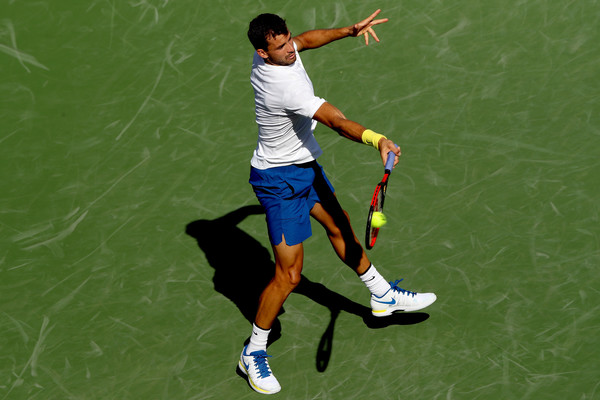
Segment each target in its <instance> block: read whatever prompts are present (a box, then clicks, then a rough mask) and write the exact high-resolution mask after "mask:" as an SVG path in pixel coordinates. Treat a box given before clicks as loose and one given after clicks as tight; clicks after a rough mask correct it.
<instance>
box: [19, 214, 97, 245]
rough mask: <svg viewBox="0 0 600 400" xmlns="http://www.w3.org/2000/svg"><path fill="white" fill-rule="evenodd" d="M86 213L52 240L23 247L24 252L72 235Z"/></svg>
mask: <svg viewBox="0 0 600 400" xmlns="http://www.w3.org/2000/svg"><path fill="white" fill-rule="evenodd" d="M87 213H88V212H87V211H85V212H84V213H83V214H81V215H80V216H79V218H77V220H75V222H73V223H72V224H71V225H69V226H68V227H67V229H65V230H63V231H62V232H60V233H59V234H58V235H56V236H54V237H53V238H50V239H48V240H44V241H43V242H40V243H36V244H32V245H31V246H28V247H25V250H33V249H36V248H38V247H41V246H48V245H49V244H52V243H54V242H57V241H60V240H63V239H64V238H66V237H67V236H69V235H70V234H71V233H73V232H74V231H75V229H76V228H77V225H79V224H80V223H81V221H83V219H84V218H85V217H86V215H87Z"/></svg>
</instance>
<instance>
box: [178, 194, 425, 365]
mask: <svg viewBox="0 0 600 400" xmlns="http://www.w3.org/2000/svg"><path fill="white" fill-rule="evenodd" d="M263 213H264V211H263V209H262V207H261V206H260V205H252V206H245V207H241V208H239V209H237V210H235V211H232V212H230V213H228V214H226V215H224V216H222V217H220V218H217V219H213V220H206V219H204V220H197V221H193V222H190V223H189V224H188V225H187V226H186V233H187V234H188V235H189V236H191V237H193V238H194V239H196V241H197V243H198V246H199V247H200V249H201V250H202V251H203V252H204V254H205V256H206V259H207V260H208V263H209V264H210V266H211V267H212V268H214V270H215V274H214V277H213V283H214V287H215V290H216V291H217V292H219V293H221V294H223V295H224V296H225V297H227V298H228V299H229V300H231V301H232V302H233V303H234V304H235V305H236V306H237V307H238V309H239V310H240V312H241V313H242V315H243V316H244V318H246V319H247V320H248V322H249V323H252V322H253V321H254V317H255V316H256V311H257V308H258V299H259V297H260V294H261V293H262V290H263V289H264V288H265V286H266V285H267V284H268V283H269V281H270V280H271V278H272V276H273V275H274V270H275V263H274V261H273V260H272V259H271V254H270V252H269V251H268V250H267V249H266V248H265V247H264V246H262V244H261V243H260V242H258V241H257V240H256V239H254V238H253V237H252V236H250V235H249V234H247V233H246V232H244V231H243V230H242V229H240V228H239V227H238V224H239V223H240V222H242V221H243V220H244V219H245V218H247V217H248V216H251V215H258V214H263ZM294 292H295V293H297V294H301V295H304V296H306V297H308V298H309V299H311V300H313V301H315V302H316V303H318V304H321V305H322V306H324V307H327V308H328V309H329V311H330V313H331V320H330V322H329V325H328V327H327V329H326V330H325V332H324V334H323V336H322V337H321V340H320V343H319V346H318V349H317V356H316V367H317V370H318V371H320V372H323V371H325V369H326V368H327V366H328V364H329V359H330V357H331V351H332V345H333V336H334V328H335V322H336V319H337V317H338V315H339V314H340V312H342V311H345V312H347V313H349V314H353V315H356V316H358V317H359V318H361V319H362V320H363V322H364V324H365V325H366V326H367V327H369V328H371V329H379V328H384V327H387V326H390V325H411V324H417V323H420V322H423V321H425V320H426V319H427V318H429V315H428V314H426V313H406V314H392V315H391V316H389V317H384V318H377V317H374V316H373V315H372V314H371V309H370V308H369V307H366V306H363V305H361V304H358V303H356V302H354V301H352V300H350V299H348V298H347V297H345V296H342V295H340V294H339V293H336V292H334V291H332V290H330V289H328V288H327V287H325V286H324V285H322V284H320V283H316V282H312V281H311V280H309V279H308V278H306V277H305V276H304V275H302V278H301V281H300V284H299V285H298V287H297V288H296V289H295V290H294ZM367 299H368V297H367ZM283 312H284V311H283V309H282V310H281V312H280V315H281V313H283ZM280 336H281V324H280V322H279V319H276V321H275V323H274V324H273V327H272V330H271V334H270V335H269V345H270V344H272V343H273V342H275V341H276V340H277V339H279V337H280ZM246 342H248V339H247V340H246Z"/></svg>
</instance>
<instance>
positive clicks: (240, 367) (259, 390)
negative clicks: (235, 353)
mask: <svg viewBox="0 0 600 400" xmlns="http://www.w3.org/2000/svg"><path fill="white" fill-rule="evenodd" d="M238 368H239V369H240V371H242V373H243V374H244V375H246V378H248V383H249V384H250V387H251V388H252V389H254V391H256V392H258V393H261V394H275V393H279V391H280V390H281V388H279V389H278V390H265V389H261V388H259V387H258V386H256V385H255V384H254V382H252V378H250V374H248V371H247V370H246V367H244V364H243V363H242V360H239V361H238Z"/></svg>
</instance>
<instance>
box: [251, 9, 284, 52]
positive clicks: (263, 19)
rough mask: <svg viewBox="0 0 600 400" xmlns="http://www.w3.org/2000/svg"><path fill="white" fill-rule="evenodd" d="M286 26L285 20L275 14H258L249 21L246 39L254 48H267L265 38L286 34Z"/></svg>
mask: <svg viewBox="0 0 600 400" xmlns="http://www.w3.org/2000/svg"><path fill="white" fill-rule="evenodd" d="M287 33H288V28H287V25H286V24H285V20H284V19H282V18H281V17H280V16H278V15H275V14H260V15H259V16H258V17H256V18H254V19H253V20H252V21H251V22H250V27H249V28H248V39H250V43H252V45H253V46H254V48H255V49H256V50H258V49H263V50H267V46H268V43H267V38H268V37H275V36H277V35H287Z"/></svg>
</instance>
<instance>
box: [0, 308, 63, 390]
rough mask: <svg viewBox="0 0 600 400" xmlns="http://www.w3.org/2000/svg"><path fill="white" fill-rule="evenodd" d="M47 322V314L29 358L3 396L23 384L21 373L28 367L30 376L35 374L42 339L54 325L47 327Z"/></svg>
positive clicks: (41, 348)
mask: <svg viewBox="0 0 600 400" xmlns="http://www.w3.org/2000/svg"><path fill="white" fill-rule="evenodd" d="M49 323H50V319H49V318H48V317H47V316H44V319H43V321H42V327H41V328H40V334H39V335H38V339H37V341H36V343H35V346H34V347H33V351H32V352H31V356H30V357H29V360H27V363H26V364H25V366H24V367H23V369H22V370H21V373H19V375H16V379H15V381H14V382H13V384H12V386H11V387H10V389H9V390H8V392H7V393H6V395H5V396H4V398H7V397H8V395H9V394H10V393H11V392H12V391H13V389H14V388H15V387H17V386H19V385H21V384H23V375H24V374H25V371H27V369H28V368H31V376H33V377H36V376H37V363H38V359H39V357H40V354H41V353H42V351H43V350H44V348H45V345H44V341H45V340H46V337H47V336H48V335H49V334H50V332H52V329H54V326H51V327H50V328H48V324H49Z"/></svg>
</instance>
